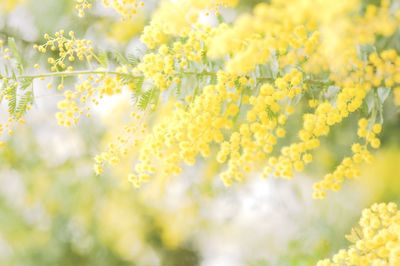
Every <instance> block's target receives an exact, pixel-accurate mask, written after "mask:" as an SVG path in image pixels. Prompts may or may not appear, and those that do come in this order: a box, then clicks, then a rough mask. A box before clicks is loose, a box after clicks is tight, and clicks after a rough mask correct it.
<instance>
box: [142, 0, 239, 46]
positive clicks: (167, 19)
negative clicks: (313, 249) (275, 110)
mask: <svg viewBox="0 0 400 266" xmlns="http://www.w3.org/2000/svg"><path fill="white" fill-rule="evenodd" d="M238 2H239V1H238V0H181V1H172V0H166V1H161V4H160V6H159V8H158V9H157V10H156V11H155V12H154V14H153V18H152V20H151V22H150V24H149V25H148V26H146V27H145V28H144V32H143V35H142V37H141V40H142V41H143V42H144V43H145V44H146V45H147V46H148V47H149V48H150V49H154V48H156V47H158V46H159V45H161V44H165V43H166V41H167V40H168V39H169V37H176V36H180V37H183V36H186V34H187V33H188V32H190V31H191V26H192V25H194V24H196V23H197V22H198V21H199V16H200V14H201V13H202V11H209V10H218V8H219V7H221V6H222V7H234V6H236V5H237V3H238Z"/></svg>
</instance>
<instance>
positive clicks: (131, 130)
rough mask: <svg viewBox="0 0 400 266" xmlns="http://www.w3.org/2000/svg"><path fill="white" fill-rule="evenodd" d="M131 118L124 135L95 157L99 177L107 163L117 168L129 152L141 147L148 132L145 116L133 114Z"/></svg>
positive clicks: (119, 136) (125, 127)
mask: <svg viewBox="0 0 400 266" xmlns="http://www.w3.org/2000/svg"><path fill="white" fill-rule="evenodd" d="M130 117H131V118H132V121H131V122H130V123H128V124H127V125H125V126H124V128H123V131H122V133H121V134H120V135H118V137H117V138H116V141H114V142H111V143H109V144H108V145H107V149H106V151H103V152H102V153H101V154H99V155H97V156H96V157H95V165H94V170H95V173H96V174H97V175H100V174H101V173H102V172H103V171H104V165H105V164H106V163H108V164H110V165H114V166H115V165H117V164H118V163H119V162H120V161H121V159H122V158H123V157H126V156H127V155H128V154H129V152H131V151H132V150H133V149H137V148H138V147H139V146H140V141H141V140H142V138H143V134H144V133H145V132H146V125H145V124H144V123H143V121H142V120H143V116H141V115H139V114H138V113H136V112H132V113H131V114H130ZM153 171H154V169H153Z"/></svg>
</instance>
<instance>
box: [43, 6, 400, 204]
mask: <svg viewBox="0 0 400 266" xmlns="http://www.w3.org/2000/svg"><path fill="white" fill-rule="evenodd" d="M79 3H82V4H83V3H86V1H79ZM237 3H238V1H237V0H205V1H204V0H203V1H200V0H182V1H172V0H171V1H169V0H165V1H161V3H160V5H159V7H158V8H157V10H156V12H155V13H154V14H153V17H152V20H151V22H150V23H149V25H148V26H147V27H145V28H144V31H143V34H142V36H141V40H142V42H144V43H145V44H146V45H147V47H148V48H149V49H150V51H148V52H147V53H146V54H145V55H143V56H142V58H141V59H140V62H139V63H138V64H136V63H134V64H131V65H129V66H126V67H122V66H120V67H122V68H121V69H120V70H118V69H117V70H116V71H113V72H110V73H108V74H107V71H108V70H100V71H98V70H93V71H86V74H89V77H88V78H87V79H82V81H81V83H80V84H78V85H77V86H76V88H75V90H71V91H66V92H65V99H64V100H63V101H61V102H60V103H59V109H60V112H59V113H58V114H57V118H58V121H59V123H60V124H62V125H66V126H71V125H75V124H76V122H77V121H78V118H79V116H80V115H81V114H83V113H84V112H86V111H84V109H83V107H81V105H82V104H83V105H85V103H87V102H88V101H91V102H92V103H94V104H97V103H98V101H99V99H100V98H102V97H103V96H107V95H113V94H115V93H119V92H120V91H121V90H122V88H123V87H124V86H125V85H126V83H123V82H122V81H121V74H125V75H127V76H129V77H130V78H140V79H141V80H143V85H141V86H142V87H141V88H139V89H138V90H137V91H135V93H137V95H139V96H138V97H141V96H142V97H143V96H146V97H147V96H149V95H147V94H146V93H147V92H152V91H156V93H154V95H153V93H151V95H150V96H149V97H154V99H153V98H152V99H151V101H150V102H151V105H147V104H145V107H144V108H147V109H146V111H147V110H149V109H155V106H156V104H155V103H157V107H159V108H161V109H160V110H168V111H166V112H163V111H161V112H162V114H161V117H160V118H158V119H150V118H149V117H147V118H144V119H146V120H148V122H149V123H148V126H149V128H148V130H147V128H146V134H145V133H144V132H142V134H143V136H142V135H141V137H142V140H141V141H140V143H137V140H135V141H133V140H132V139H134V138H133V137H132V138H129V137H127V135H129V134H132V135H134V134H135V133H133V132H134V131H135V132H137V131H138V130H139V129H138V128H136V129H133V124H135V123H137V122H138V121H137V118H136V116H133V119H134V121H133V122H132V124H131V123H129V124H127V131H125V132H124V133H123V134H122V135H124V136H123V137H120V138H119V139H117V142H116V143H112V145H111V144H110V146H108V147H107V150H106V151H105V152H104V153H102V154H100V155H99V156H98V157H96V166H95V169H96V172H97V173H101V172H102V171H103V167H104V165H105V163H110V164H112V165H115V164H116V163H118V162H120V158H121V157H123V156H125V155H126V153H127V150H129V149H127V150H126V149H125V148H124V145H125V146H129V147H132V145H133V146H135V147H136V150H137V153H138V154H137V155H135V156H136V157H135V159H136V160H137V163H136V164H135V165H134V167H133V169H132V171H131V172H132V173H131V174H130V175H129V179H130V180H131V181H132V182H133V183H134V185H135V186H139V185H140V184H141V183H143V182H145V181H147V180H149V179H150V178H151V177H152V176H161V177H162V178H167V177H169V176H171V175H176V174H179V173H180V172H181V171H182V163H186V164H189V165H192V164H195V163H196V161H197V159H198V158H200V157H203V158H204V160H205V161H212V162H218V163H220V164H221V169H222V170H221V171H220V176H221V178H222V180H223V182H224V183H225V184H226V185H228V186H229V185H231V184H232V183H233V182H235V181H242V180H244V179H245V178H246V176H247V175H248V174H249V172H252V171H255V172H263V176H264V177H268V176H276V177H282V178H292V177H293V176H294V175H295V174H296V172H301V171H303V170H304V169H305V167H306V165H307V164H309V163H311V162H312V161H313V152H314V150H315V149H317V148H318V147H319V146H320V145H321V144H320V143H321V139H322V138H323V137H325V136H328V135H329V133H330V131H331V130H332V129H333V127H334V126H336V125H338V124H340V123H342V121H343V120H344V119H346V118H348V117H349V116H355V115H358V114H357V113H358V112H361V111H359V110H360V109H362V110H363V112H364V110H367V111H366V112H367V113H368V114H367V115H364V114H363V117H370V120H371V121H372V122H371V123H370V124H368V123H366V122H365V121H366V120H365V119H361V120H360V122H359V130H358V135H359V137H360V138H362V139H364V140H365V143H364V144H361V143H356V144H354V145H353V146H352V151H353V154H352V155H351V156H349V157H346V158H344V159H343V160H342V162H341V163H340V165H339V166H338V167H337V168H336V170H335V171H334V172H333V173H332V174H328V175H326V176H325V177H324V179H323V180H322V181H320V182H318V183H317V184H315V187H314V188H315V191H314V197H316V198H323V197H324V196H325V193H326V191H327V190H338V189H339V188H340V186H341V184H342V182H343V181H344V179H345V177H348V178H351V177H354V176H357V175H358V172H359V170H358V168H359V165H360V163H361V162H364V161H369V160H370V159H371V157H372V155H371V154H370V152H369V150H368V148H369V147H372V148H378V147H379V146H380V141H379V139H378V138H377V137H376V136H377V134H379V132H380V131H381V127H382V126H381V125H380V124H373V123H375V119H376V116H377V114H378V113H379V114H380V115H381V114H382V111H383V108H382V104H383V102H384V100H385V99H384V98H385V97H386V96H387V95H384V94H385V88H383V87H387V88H389V89H392V88H393V89H394V88H396V87H398V86H399V81H400V74H399V73H400V59H399V58H400V57H399V56H398V54H397V52H396V50H395V49H394V48H393V44H392V43H391V41H390V40H391V38H395V36H394V34H395V32H396V30H397V29H398V26H399V22H400V15H399V14H397V13H396V12H394V11H393V9H392V8H391V4H390V2H389V1H382V3H381V4H380V5H376V6H375V5H367V6H366V7H365V12H364V11H363V12H359V9H360V8H359V7H360V2H359V1H358V0H349V1H346V2H345V3H344V2H343V3H340V4H338V3H337V1H334V0H324V1H322V0H317V1H307V0H294V1H291V4H290V5H288V4H287V1H284V0H272V1H270V3H261V4H257V5H256V6H255V7H254V9H253V12H252V13H245V14H240V15H238V16H237V18H236V19H235V20H234V22H232V23H230V24H228V23H218V24H217V25H216V26H206V25H203V24H200V22H199V21H200V20H201V17H202V15H205V13H208V12H209V11H216V12H217V11H218V9H219V8H220V7H234V6H236V5H237ZM103 4H104V5H105V6H108V7H113V8H115V9H116V10H117V11H118V12H119V13H121V14H122V15H123V16H124V17H127V16H130V15H132V14H134V13H135V11H133V9H136V8H138V7H139V5H140V2H139V1H136V0H135V1H103ZM218 15H219V14H218ZM219 18H220V19H221V18H222V17H219ZM377 36H381V39H383V40H387V42H386V44H385V45H382V43H385V42H383V41H380V42H379V44H378V43H377ZM45 39H46V43H45V44H44V45H42V46H36V48H37V49H38V50H39V51H40V52H46V51H47V50H58V53H59V55H58V58H56V59H53V58H49V59H48V61H49V63H50V64H51V66H52V71H56V72H60V71H64V70H65V69H67V70H69V71H70V72H71V71H72V70H73V68H72V65H71V66H69V65H68V63H67V61H69V62H71V64H72V62H73V61H74V60H75V58H78V59H79V60H87V61H92V59H94V60H97V61H98V63H101V62H100V60H99V59H98V58H97V57H96V55H95V54H94V52H93V48H92V47H91V43H90V41H86V40H78V39H76V38H75V35H74V33H73V32H72V33H70V34H69V38H67V37H65V36H64V32H63V31H60V32H58V33H56V35H55V37H50V36H48V35H46V36H45ZM378 45H379V47H377V46H378ZM375 46H376V47H375ZM61 73H62V74H64V73H66V72H61ZM101 73H102V74H101ZM61 77H63V76H61ZM62 87H63V86H62V84H61V87H60V88H62ZM149 88H151V89H149ZM399 90H400V89H394V91H395V93H394V94H395V97H396V93H397V91H399ZM135 95H136V94H135ZM175 95H178V96H177V97H175ZM371 96H372V97H371ZM371 98H373V101H371ZM395 99H396V98H395ZM303 101H305V102H306V104H305V105H303V104H302V103H303ZM171 105H174V106H173V107H172V106H171ZM148 106H150V108H148ZM144 108H143V109H144ZM166 113H167V114H168V115H166ZM292 116H295V117H296V118H293V119H292ZM298 118H300V119H298ZM294 120H296V121H294ZM297 120H299V122H298V121H297ZM287 123H290V124H289V126H290V127H291V128H293V132H286V127H289V126H288V125H287ZM296 129H297V130H296ZM139 131H140V130H139ZM132 143H137V145H136V144H135V145H134V144H132Z"/></svg>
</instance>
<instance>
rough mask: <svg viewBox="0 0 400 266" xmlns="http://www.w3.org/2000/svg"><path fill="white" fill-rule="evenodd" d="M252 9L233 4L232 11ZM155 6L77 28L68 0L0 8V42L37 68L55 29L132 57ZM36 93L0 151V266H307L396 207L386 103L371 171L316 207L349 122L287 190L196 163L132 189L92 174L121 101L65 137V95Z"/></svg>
mask: <svg viewBox="0 0 400 266" xmlns="http://www.w3.org/2000/svg"><path fill="white" fill-rule="evenodd" d="M257 2H262V1H254V0H252V1H241V6H240V10H250V9H251V8H252V6H254V5H255V4H256V3H257ZM375 2H376V1H375ZM156 7H157V1H145V7H144V8H143V9H142V10H141V11H140V12H139V14H138V15H137V16H135V18H134V19H133V20H128V21H121V19H120V18H119V16H118V15H117V14H115V13H114V12H113V11H112V10H108V9H103V8H101V7H100V6H95V7H94V10H93V11H91V12H89V13H88V14H87V16H86V17H85V18H84V19H80V18H78V16H77V15H76V11H75V10H74V3H73V1H71V0H0V38H2V39H6V38H7V37H14V38H15V39H16V40H19V41H18V45H19V47H21V48H22V49H23V51H25V53H26V56H27V57H31V58H33V60H37V61H40V60H41V59H40V58H39V57H38V56H37V55H35V54H34V53H33V52H32V51H31V48H32V46H33V44H34V43H38V42H40V41H41V40H42V39H41V38H42V36H43V34H44V33H53V32H55V31H56V30H58V29H65V30H66V31H68V30H74V31H75V32H76V33H77V35H78V36H85V38H89V39H92V40H95V41H96V45H97V46H99V47H104V48H105V49H109V50H113V49H116V50H120V51H123V52H125V53H128V52H134V51H135V49H137V47H139V48H143V45H142V44H141V43H140V41H139V40H138V35H139V34H140V33H141V31H142V29H143V27H144V25H145V24H146V22H147V21H148V20H149V19H150V15H151V12H152V11H153V10H154V9H155V8H156ZM225 12H226V15H227V16H233V17H234V16H235V14H234V12H233V11H232V10H226V11H225ZM31 67H32V66H31ZM35 93H36V94H37V97H36V98H35V105H34V108H33V109H32V111H31V112H30V113H29V114H28V117H27V119H26V120H27V124H26V125H23V126H19V127H18V128H17V129H16V130H15V134H14V135H13V136H11V137H9V138H8V139H7V143H6V145H5V146H4V147H3V148H2V149H0V265H6V266H8V265H10V266H13V265H16V266H17V265H18V266H22V265H27V266H28V265H32V266H33V265H38V266H39V265H40V266H47V265H63V266H64V265H65V266H69V265H71V266H72V265H74V266H75V265H96V266H101V265H110V266H113V265H122V266H123V265H140V266H146V265H149V266H153V265H160V266H180V265H182V266H191V265H193V266H195V265H201V266H224V265H229V266H236V265H237V266H239V265H248V266H267V265H313V264H314V263H315V262H316V261H317V260H318V259H321V258H325V257H328V256H330V255H331V254H332V253H333V252H335V251H337V250H338V249H339V248H341V247H345V246H346V240H345V237H344V235H345V234H347V233H348V232H349V230H350V228H351V226H352V225H353V224H354V223H356V221H357V220H358V218H359V216H360V212H361V210H362V209H364V208H366V207H368V206H369V205H370V204H372V203H373V202H380V201H399V199H400V176H399V175H400V137H399V132H400V114H399V113H398V112H397V111H396V109H395V108H394V106H393V104H391V103H389V104H388V105H387V107H386V108H387V110H386V112H385V113H386V117H385V118H384V119H385V124H384V130H383V134H382V148H381V149H379V150H378V151H377V152H375V154H376V161H375V163H374V164H373V165H365V167H364V168H363V174H362V177H361V178H359V179H358V180H356V181H354V182H347V183H346V185H345V186H344V188H343V189H342V190H341V191H340V192H338V193H334V194H330V195H329V196H328V198H327V199H326V200H323V201H316V200H312V198H311V194H312V191H311V190H312V183H313V182H314V181H315V180H317V179H319V178H321V177H322V176H323V175H324V174H325V173H327V172H329V171H331V170H332V169H334V167H335V165H337V163H338V162H340V160H341V158H342V157H343V156H345V155H347V154H348V153H349V150H350V149H349V146H350V144H351V142H352V141H353V140H355V139H356V137H355V133H354V128H355V123H356V119H355V118H354V119H349V120H347V121H346V122H345V123H343V124H342V125H341V126H340V128H339V127H338V128H335V129H334V130H333V132H332V134H330V136H329V138H326V139H324V144H323V145H322V147H324V148H321V149H319V150H318V151H317V153H316V154H315V155H314V157H315V158H317V159H316V162H315V163H314V166H313V167H312V168H310V169H308V172H306V173H305V174H303V175H302V176H299V177H297V178H295V179H294V180H293V181H285V180H280V179H268V180H262V179H261V178H259V176H256V175H255V176H253V177H251V178H249V180H248V181H247V182H245V183H244V184H242V185H238V186H234V187H232V188H229V189H227V188H225V187H224V186H223V184H222V182H221V181H220V180H219V179H218V178H215V177H214V175H213V173H215V172H216V169H217V166H216V165H213V164H209V163H208V164H206V163H205V162H204V163H203V162H200V163H199V164H198V165H197V166H196V167H195V168H190V167H188V168H187V169H185V172H184V173H183V174H182V175H181V176H180V177H178V178H175V179H173V180H170V181H168V184H164V183H162V182H158V181H155V182H151V183H150V184H148V185H146V186H144V187H143V188H141V189H134V188H133V187H132V186H131V185H130V184H129V182H128V180H127V179H126V174H127V172H128V170H129V164H130V162H129V161H127V162H126V164H125V165H124V164H123V165H122V166H121V167H120V168H118V169H114V170H108V171H106V172H105V173H104V174H103V175H101V176H95V175H94V172H93V169H92V168H93V158H94V156H95V155H96V154H98V153H99V152H100V151H101V150H102V149H103V148H104V147H103V146H104V145H105V143H107V141H109V140H110V138H111V137H112V136H111V135H115V132H118V131H121V129H122V127H123V125H124V121H125V120H126V118H127V116H128V114H129V112H130V104H129V101H127V100H126V96H124V95H121V96H113V97H112V98H111V99H108V100H107V105H106V106H107V107H106V108H102V109H99V110H95V112H94V118H91V119H83V120H82V121H81V123H80V125H79V126H78V127H76V128H71V129H66V128H61V127H59V126H58V125H57V122H56V119H55V118H54V113H55V110H56V103H57V101H58V100H59V99H60V98H62V94H59V93H57V92H54V91H49V90H47V89H46V84H45V83H42V82H40V81H39V82H37V84H35ZM3 111H4V110H0V112H3ZM0 114H1V113H0ZM111 114H112V115H111ZM0 116H1V115H0ZM110 132H112V133H113V134H111V133H110Z"/></svg>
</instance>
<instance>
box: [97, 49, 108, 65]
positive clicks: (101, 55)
mask: <svg viewBox="0 0 400 266" xmlns="http://www.w3.org/2000/svg"><path fill="white" fill-rule="evenodd" d="M98 59H99V62H100V65H101V66H102V67H104V68H107V67H108V54H107V52H106V51H103V52H100V53H99V55H98Z"/></svg>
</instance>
